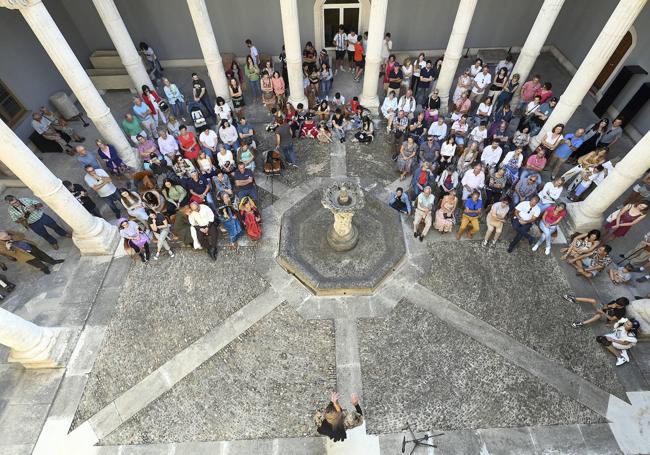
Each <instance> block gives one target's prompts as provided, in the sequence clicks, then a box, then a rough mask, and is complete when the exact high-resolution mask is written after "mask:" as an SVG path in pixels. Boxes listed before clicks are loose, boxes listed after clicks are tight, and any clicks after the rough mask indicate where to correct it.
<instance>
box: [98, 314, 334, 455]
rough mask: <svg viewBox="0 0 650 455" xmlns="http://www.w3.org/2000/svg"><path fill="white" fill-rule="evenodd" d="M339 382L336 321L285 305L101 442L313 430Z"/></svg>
mask: <svg viewBox="0 0 650 455" xmlns="http://www.w3.org/2000/svg"><path fill="white" fill-rule="evenodd" d="M335 389H336V365H335V359H334V324H333V321H305V320H304V319H302V317H301V316H300V315H298V313H296V312H295V310H293V309H292V308H291V307H288V306H286V305H283V306H280V307H278V308H277V309H275V310H274V311H273V312H272V313H270V314H269V315H268V316H266V317H265V318H264V319H262V320H261V321H260V322H259V323H257V324H256V325H255V326H253V327H252V328H251V329H249V330H248V331H246V332H245V333H243V334H241V335H240V336H239V337H238V339H237V340H236V341H235V342H233V343H232V344H230V345H229V346H228V347H227V348H226V349H224V350H223V351H221V352H220V353H219V354H217V355H216V356H214V357H213V358H211V359H210V360H209V361H208V362H206V363H204V364H203V365H202V366H201V367H200V368H198V369H197V370H195V371H194V372H193V373H192V374H190V375H189V376H188V377H186V378H185V379H184V380H183V381H181V382H180V383H178V384H177V385H176V386H175V387H174V388H173V389H172V390H171V391H169V392H167V393H166V394H164V395H163V396H161V397H160V398H159V399H158V400H156V401H155V402H153V403H152V404H151V405H150V406H149V407H147V408H146V409H145V410H144V411H142V412H141V413H139V414H137V415H136V416H135V417H134V418H133V419H131V420H130V421H129V422H127V423H126V424H124V425H122V427H120V428H119V429H118V430H117V431H115V432H114V433H113V434H111V435H110V436H109V437H107V438H106V439H105V440H103V441H102V444H109V445H110V444H147V443H151V442H182V441H205V440H232V439H254V438H274V437H298V436H315V435H316V432H315V427H314V425H313V423H312V420H311V417H312V415H313V413H314V410H315V409H318V407H319V406H323V402H324V401H325V400H326V398H325V397H327V396H328V394H329V393H330V392H331V391H332V390H335ZM197 398H198V399H197Z"/></svg>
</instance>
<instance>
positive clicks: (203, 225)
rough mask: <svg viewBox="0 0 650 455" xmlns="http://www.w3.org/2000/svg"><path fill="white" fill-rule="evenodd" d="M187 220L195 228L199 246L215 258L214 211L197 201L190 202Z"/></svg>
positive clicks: (216, 234)
mask: <svg viewBox="0 0 650 455" xmlns="http://www.w3.org/2000/svg"><path fill="white" fill-rule="evenodd" d="M190 210H191V212H190V215H189V216H188V217H187V219H188V221H189V222H190V224H191V225H192V226H194V228H195V229H196V236H197V238H198V240H199V243H200V244H201V247H203V248H205V249H206V250H207V251H208V256H210V258H211V259H213V260H215V261H216V260H217V237H218V235H219V233H218V232H217V225H216V224H215V223H214V212H213V211H212V209H211V208H210V207H208V206H207V205H205V204H199V203H198V202H190Z"/></svg>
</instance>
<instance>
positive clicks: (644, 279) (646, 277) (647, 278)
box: [636, 275, 650, 283]
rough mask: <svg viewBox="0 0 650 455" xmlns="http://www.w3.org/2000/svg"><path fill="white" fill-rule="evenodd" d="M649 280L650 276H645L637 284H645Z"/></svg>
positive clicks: (638, 279)
mask: <svg viewBox="0 0 650 455" xmlns="http://www.w3.org/2000/svg"><path fill="white" fill-rule="evenodd" d="M648 280H650V275H644V276H642V277H641V278H637V280H636V282H637V283H645V282H646V281H648Z"/></svg>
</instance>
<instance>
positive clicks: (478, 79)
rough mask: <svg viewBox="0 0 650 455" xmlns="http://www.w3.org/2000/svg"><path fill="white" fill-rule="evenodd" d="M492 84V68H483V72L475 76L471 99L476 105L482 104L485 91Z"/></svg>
mask: <svg viewBox="0 0 650 455" xmlns="http://www.w3.org/2000/svg"><path fill="white" fill-rule="evenodd" d="M491 83H492V75H491V74H490V68H488V67H487V66H484V67H483V70H482V71H481V72H480V73H478V74H477V75H476V76H474V80H473V81H472V91H471V92H470V95H469V99H470V100H471V101H473V102H474V103H477V104H478V103H480V102H481V100H482V99H483V95H485V90H486V88H487V87H489V86H490V84H491Z"/></svg>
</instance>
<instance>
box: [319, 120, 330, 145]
mask: <svg viewBox="0 0 650 455" xmlns="http://www.w3.org/2000/svg"><path fill="white" fill-rule="evenodd" d="M316 139H318V142H320V143H321V144H331V143H332V133H331V132H330V130H329V129H328V128H327V125H325V122H320V126H319V127H318V136H316Z"/></svg>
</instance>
